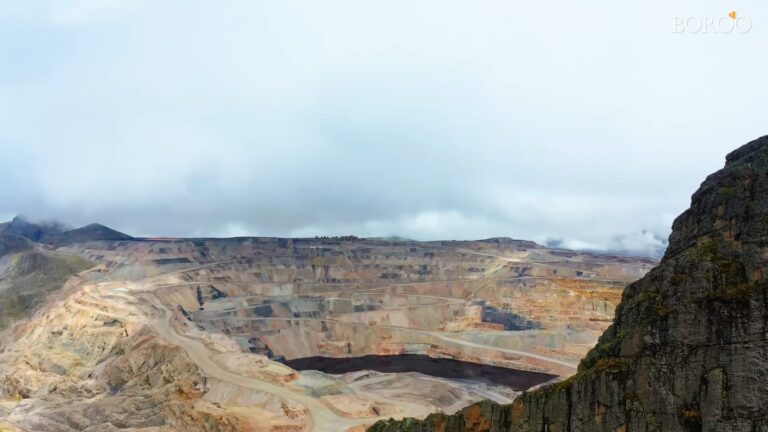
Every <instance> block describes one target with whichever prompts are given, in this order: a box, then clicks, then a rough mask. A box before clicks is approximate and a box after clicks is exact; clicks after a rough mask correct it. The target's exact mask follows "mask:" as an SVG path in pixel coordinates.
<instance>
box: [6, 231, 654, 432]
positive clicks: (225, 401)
mask: <svg viewBox="0 0 768 432" xmlns="http://www.w3.org/2000/svg"><path fill="white" fill-rule="evenodd" d="M24 228H25V229H28V228H30V227H28V226H25V227H24ZM97 228H98V229H97ZM32 231H34V230H32ZM75 232H76V235H69V236H68V238H71V239H72V241H71V242H70V241H68V242H66V243H62V242H60V241H58V242H57V241H51V242H49V243H47V244H46V245H41V244H33V245H32V246H31V247H33V248H36V249H38V250H40V251H41V252H40V253H44V254H46V256H77V257H79V259H82V260H84V261H88V262H91V263H94V264H95V265H96V267H94V268H93V269H91V270H89V271H85V272H82V273H79V274H78V275H77V276H75V277H73V278H70V279H69V281H68V282H67V283H66V284H65V285H64V286H63V288H61V289H60V290H58V291H55V292H54V293H53V294H51V296H49V297H48V300H47V302H46V303H45V304H44V305H43V306H42V307H40V308H38V309H37V310H38V311H37V312H36V313H35V314H34V315H33V316H32V317H30V318H28V319H26V320H23V321H21V322H20V323H18V324H17V325H16V326H14V327H13V328H12V329H10V330H8V331H6V333H5V335H4V341H5V343H4V344H3V346H2V351H0V366H2V367H0V371H2V372H0V397H2V398H3V399H2V402H0V417H1V418H2V421H4V422H5V423H6V426H5V427H11V426H13V427H18V428H21V430H34V431H88V432H94V431H113V430H141V431H177V430H178V431H227V430H232V431H235V430H238V431H239V430H254V431H287V430H297V431H300V430H314V431H342V430H349V431H352V430H358V429H359V430H363V429H365V427H366V426H367V425H370V424H372V423H374V422H375V421H377V420H381V419H385V418H390V417H395V418H402V417H421V418H423V417H424V416H426V415H427V414H429V413H431V412H436V411H440V412H446V413H453V412H456V411H458V410H459V409H461V408H462V407H464V406H467V405H469V404H471V403H473V402H477V401H479V400H483V399H486V398H490V399H492V400H495V401H497V402H500V403H508V402H511V401H512V400H513V399H514V398H515V397H516V395H517V394H518V392H519V391H521V390H525V389H526V388H528V387H529V386H531V385H534V384H538V383H542V382H545V381H548V380H550V379H552V378H554V377H556V376H558V375H560V376H565V375H569V374H571V373H573V372H574V371H575V368H576V365H577V361H578V359H579V358H580V357H581V356H583V355H584V354H585V353H586V352H587V351H588V350H589V348H590V347H591V346H593V345H594V343H595V341H596V339H597V337H598V335H599V334H600V333H602V332H603V331H604V330H605V329H606V328H607V326H608V324H609V323H610V320H611V318H612V316H613V314H614V311H615V307H616V304H617V303H618V301H619V299H620V296H621V291H622V289H623V287H624V286H625V285H626V283H628V282H630V281H632V280H635V279H637V278H638V277H640V276H642V275H643V274H645V272H647V271H648V269H650V268H651V267H652V266H653V265H654V264H655V262H654V261H652V260H648V259H636V258H628V257H618V256H606V255H592V254H585V253H576V252H572V251H565V250H556V249H547V248H544V247H542V246H539V245H536V244H534V243H531V242H523V241H515V240H509V239H490V240H486V241H474V242H427V243H422V242H412V241H385V240H363V239H356V238H352V237H350V238H340V239H333V238H331V239H274V238H241V239H222V240H211V239H192V240H176V239H131V238H130V237H127V236H125V237H122V236H124V235H122V234H120V233H116V232H114V231H112V230H109V229H105V228H102V227H100V226H96V228H93V226H92V227H90V228H89V229H85V230H79V231H77V230H76V231H75ZM65 233H66V232H65ZM104 236H108V237H104ZM114 236H120V237H117V238H118V239H119V240H114V239H112V238H114ZM61 238H63V237H62V235H61V234H59V235H58V236H57V237H56V239H61ZM365 355H368V356H374V357H372V358H373V359H374V360H372V361H373V363H366V364H365V365H364V366H365V367H364V368H361V370H351V369H350V370H348V371H345V372H344V373H340V374H328V373H323V372H320V371H312V370H303V371H297V370H294V369H291V368H290V367H288V366H287V365H286V364H285V363H283V362H287V363H288V364H293V365H298V364H300V363H292V362H293V361H299V360H301V361H303V362H304V364H307V363H306V362H311V361H312V359H307V358H311V357H322V358H326V359H327V358H341V357H360V356H365ZM406 355H407V356H411V357H406ZM376 356H389V357H388V358H392V359H394V360H392V361H402V359H404V358H408V359H426V360H424V361H427V362H429V361H430V360H429V359H435V360H434V363H432V364H433V365H436V366H435V367H439V368H446V370H445V371H442V372H445V373H434V374H432V375H427V374H424V373H418V372H408V371H407V370H404V369H403V367H404V366H403V365H402V364H399V365H396V366H397V367H396V368H395V369H392V370H395V371H394V372H392V371H389V369H386V368H380V367H379V366H381V365H377V364H375V362H376V359H377V358H383V357H376ZM440 359H446V361H444V362H441V360H440ZM448 360H450V362H453V363H450V362H448ZM388 361H389V360H388ZM419 361H421V360H419ZM309 364H310V367H307V368H304V367H302V369H311V364H312V363H309ZM317 364H319V363H317ZM479 364H483V365H486V367H487V368H490V367H497V368H506V369H501V370H503V371H508V372H507V373H509V374H512V375H514V376H515V379H514V380H504V382H503V383H501V382H497V381H495V379H494V376H496V377H498V374H497V372H495V371H496V369H493V370H491V372H492V373H491V374H486V372H487V370H490V369H482V368H480V365H479ZM456 365H458V366H456ZM473 365H474V366H473ZM368 366H370V368H369V367H368ZM390 366H391V365H390ZM297 367H298V366H297ZM318 367H319V366H318ZM355 367H357V366H355ZM377 368H378V369H381V371H379V372H376V371H372V370H370V369H377ZM406 369H407V368H406ZM449 369H450V370H449ZM436 372H437V371H436ZM462 374H466V376H462ZM493 374H496V375H493ZM0 425H2V423H0Z"/></svg>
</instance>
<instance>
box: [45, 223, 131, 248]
mask: <svg viewBox="0 0 768 432" xmlns="http://www.w3.org/2000/svg"><path fill="white" fill-rule="evenodd" d="M55 240H56V242H57V243H81V242H87V241H98V240H133V237H131V236H129V235H128V234H123V233H121V232H120V231H116V230H113V229H112V228H109V227H106V226H104V225H101V224H97V223H94V224H90V225H86V226H84V227H82V228H78V229H74V230H70V231H65V232H63V233H60V234H58V235H56V236H55Z"/></svg>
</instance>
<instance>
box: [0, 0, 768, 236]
mask: <svg viewBox="0 0 768 432" xmlns="http://www.w3.org/2000/svg"><path fill="white" fill-rule="evenodd" d="M732 7H734V8H737V9H739V8H741V10H743V11H744V14H748V15H749V16H750V18H751V19H752V20H753V22H754V23H756V25H755V26H754V29H753V31H752V32H751V33H749V34H746V35H731V36H733V37H730V36H727V35H719V36H715V35H709V36H707V35H676V34H673V33H672V22H673V17H674V16H675V15H679V14H691V15H702V14H712V13H720V10H721V9H722V5H721V4H720V3H717V2H714V1H710V0H707V1H704V2H699V3H697V4H696V5H692V4H686V5H674V6H670V5H668V4H666V3H663V2H661V1H660V0H654V1H651V2H644V3H642V4H640V3H631V4H630V3H629V2H618V3H612V4H611V5H607V4H605V2H598V1H596V0H594V1H592V0H590V1H587V2H581V3H579V4H575V3H568V2H564V1H563V2H556V3H555V4H551V3H546V4H545V3H530V4H525V5H522V4H512V3H509V2H504V1H500V0H499V1H495V0H492V1H489V2H486V3H484V4H483V5H477V4H469V3H466V2H458V1H456V2H454V1H447V2H446V1H439V2H438V1H436V0H435V1H424V2H417V3H414V2H406V1H399V0H396V1H394V2H387V3H381V4H371V3H365V2H356V1H334V0H331V1H327V2H322V4H320V3H307V2H300V1H281V2H266V1H235V2H228V3H226V4H217V5H216V6H212V5H210V3H209V2H202V1H183V2H182V1H170V2H148V1H120V0H109V1H93V0H78V1H74V2H73V1H36V2H35V1H31V0H30V1H26V0H25V1H23V2H22V1H18V2H13V1H11V2H6V3H4V4H3V5H1V6H0V36H2V38H1V40H2V42H0V56H2V58H3V59H4V61H5V62H6V63H7V64H8V65H12V67H7V68H2V69H0V151H2V154H3V158H2V159H0V168H2V169H1V170H0V213H9V214H10V213H16V212H19V213H27V214H31V215H36V216H39V217H43V218H50V217H59V218H62V219H64V220H66V221H69V222H71V223H85V222H91V221H94V220H98V221H101V222H103V223H106V224H110V225H115V226H116V227H118V228H122V229H124V230H126V231H131V232H133V233H136V234H156V235H161V234H165V235H206V234H207V235H220V234H221V233H230V232H231V233H238V234H245V233H247V232H250V233H252V234H257V235H310V236H313V235H316V234H348V233H356V234H358V235H403V236H407V237H413V238H419V239H422V238H423V239H434V238H473V237H491V236H511V237H517V238H528V239H533V240H538V241H545V240H546V239H552V238H558V239H563V242H564V243H565V244H570V245H571V246H572V247H579V248H587V249H592V248H595V249H612V250H618V249H621V250H637V251H651V250H657V249H658V247H660V245H659V241H660V240H659V239H660V238H661V239H663V238H665V237H666V234H667V232H668V230H669V224H670V222H671V216H670V215H674V214H677V213H679V212H680V211H681V210H683V209H684V208H685V207H686V206H687V204H688V197H689V196H690V194H691V193H692V192H693V191H694V189H695V188H696V187H697V186H698V184H699V183H700V182H701V180H703V178H704V176H705V175H706V174H708V173H709V172H711V171H714V170H715V169H717V168H719V166H721V164H722V160H723V156H724V155H725V153H727V152H728V151H729V150H731V149H732V148H734V147H736V146H738V145H740V144H742V143H744V142H746V141H748V140H749V139H752V138H755V137H757V136H759V135H761V134H764V133H765V131H764V130H763V128H764V119H763V115H762V111H761V110H760V109H759V107H760V106H762V104H763V101H764V100H765V98H766V96H768V94H767V93H768V83H766V81H765V80H764V78H763V76H762V74H761V73H762V71H763V70H765V59H764V57H763V56H759V55H756V54H755V53H756V52H761V51H760V50H761V49H762V47H763V46H764V45H765V43H766V33H765V30H764V28H765V27H761V26H759V25H757V23H759V22H768V6H757V5H755V4H752V3H737V4H734V5H733V6H732ZM555 11H557V12H556V13H555ZM724 13H725V12H724ZM721 36H722V37H721Z"/></svg>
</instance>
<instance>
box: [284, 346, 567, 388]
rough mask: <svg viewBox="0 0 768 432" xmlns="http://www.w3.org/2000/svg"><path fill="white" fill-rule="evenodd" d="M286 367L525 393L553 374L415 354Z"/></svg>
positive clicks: (315, 360)
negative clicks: (461, 382) (404, 375)
mask: <svg viewBox="0 0 768 432" xmlns="http://www.w3.org/2000/svg"><path fill="white" fill-rule="evenodd" d="M285 364H286V365H287V366H289V367H291V368H293V369H295V370H298V371H303V370H318V371H321V372H325V373H329V374H343V373H347V372H356V371H361V370H374V371H378V372H384V373H392V372H419V373H423V374H425V375H431V376H434V377H440V378H451V379H466V380H472V381H478V382H482V383H485V384H492V385H497V386H504V387H509V388H511V389H513V390H518V391H522V390H526V389H529V388H531V387H533V386H535V385H538V384H542V383H545V382H547V381H549V380H551V379H553V378H556V375H550V374H546V373H541V372H530V371H524V370H518V369H508V368H503V367H498V366H490V365H484V364H479V363H469V362H464V361H460V360H453V359H444V358H432V357H428V356H425V355H418V354H400V355H384V356H380V355H367V356H362V357H346V358H333V357H304V358H298V359H293V360H286V361H285Z"/></svg>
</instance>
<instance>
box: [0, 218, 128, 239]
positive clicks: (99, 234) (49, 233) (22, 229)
mask: <svg viewBox="0 0 768 432" xmlns="http://www.w3.org/2000/svg"><path fill="white" fill-rule="evenodd" d="M0 235H14V236H18V237H23V238H25V239H28V240H31V241H33V242H36V243H51V244H70V243H82V242H88V241H100V240H103V241H109V240H113V241H114V240H132V239H133V237H131V236H129V235H128V234H123V233H121V232H119V231H116V230H113V229H112V228H109V227H106V226H104V225H101V224H98V223H93V224H90V225H86V226H84V227H81V228H77V229H73V230H67V229H66V228H64V225H62V224H60V223H57V222H50V223H48V222H45V223H38V222H30V221H29V220H27V219H25V218H24V217H21V216H16V217H15V218H13V220H12V221H10V222H5V223H2V224H0Z"/></svg>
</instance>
